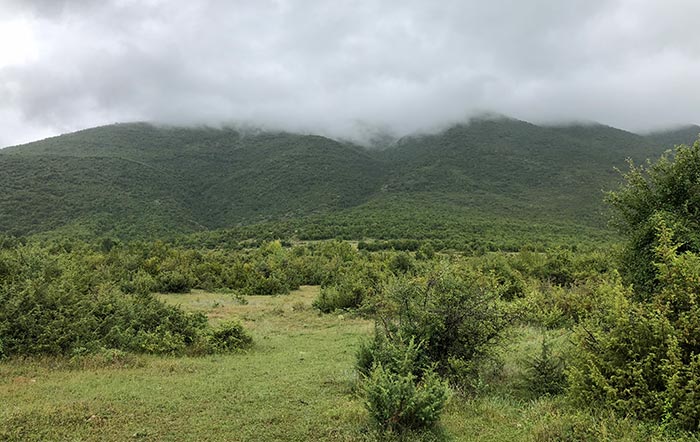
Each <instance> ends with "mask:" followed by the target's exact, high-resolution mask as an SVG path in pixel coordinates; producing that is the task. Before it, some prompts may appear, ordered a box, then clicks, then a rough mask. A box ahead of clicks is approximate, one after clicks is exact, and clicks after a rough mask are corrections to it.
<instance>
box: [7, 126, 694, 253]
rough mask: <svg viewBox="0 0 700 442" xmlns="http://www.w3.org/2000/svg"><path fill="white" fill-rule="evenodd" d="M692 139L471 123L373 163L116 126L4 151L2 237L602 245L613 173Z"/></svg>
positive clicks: (384, 152) (354, 151)
mask: <svg viewBox="0 0 700 442" xmlns="http://www.w3.org/2000/svg"><path fill="white" fill-rule="evenodd" d="M693 131H694V129H693V128H682V129H680V130H676V131H667V132H665V133H663V134H659V133H657V134H651V135H648V136H642V135H637V134H633V133H630V132H626V131H622V130H619V129H615V128H612V127H608V126H602V125H570V126H559V127H547V126H537V125H534V124H530V123H527V122H524V121H519V120H513V119H508V118H498V119H475V120H472V121H470V122H469V123H467V124H459V125H455V126H453V127H450V128H448V129H447V130H445V131H442V132H440V133H436V134H429V135H420V136H412V137H406V138H404V139H401V140H399V141H398V142H396V143H394V144H393V145H392V146H389V147H386V148H384V149H375V150H367V149H364V148H361V147H358V146H355V145H352V144H349V143H341V142H338V141H334V140H331V139H328V138H324V137H320V136H314V135H299V134H289V133H272V132H255V131H239V130H233V129H213V128H180V127H159V126H153V125H150V124H145V123H134V124H117V125H111V126H104V127H98V128H93V129H87V130H84V131H80V132H75V133H72V134H67V135H62V136H59V137H54V138H50V139H47V140H42V141H37V142H34V143H29V144H26V145H23V146H14V147H10V148H6V149H2V150H0V232H4V233H11V234H32V233H38V232H46V231H56V230H57V229H58V231H60V232H62V233H61V234H80V235H82V236H85V237H91V236H93V237H94V236H105V235H111V236H119V237H122V238H158V237H167V236H172V235H177V234H181V233H188V232H197V231H208V230H211V229H219V228H226V227H231V226H241V225H250V224H255V223H264V224H261V229H265V230H266V231H268V232H271V231H279V232H282V233H283V234H284V235H288V236H293V235H300V236H305V237H310V238H311V237H313V238H318V237H333V236H343V237H354V238H358V239H361V238H366V237H370V238H371V237H375V238H378V237H409V236H410V237H426V238H427V237H430V238H435V237H437V236H440V235H443V236H446V235H447V233H444V232H443V233H441V231H443V230H449V231H451V232H453V233H454V232H459V231H467V232H470V233H469V234H468V235H467V236H464V235H462V233H454V235H453V236H455V235H456V236H457V237H459V238H461V239H460V240H464V241H468V240H469V238H468V236H469V235H471V237H472V238H474V237H478V236H480V235H481V236H483V235H487V236H488V235H491V236H493V235H498V233H497V231H496V230H494V229H492V228H489V227H488V226H489V224H493V225H503V226H506V225H526V224H530V225H538V226H546V225H550V226H554V225H564V226H572V229H571V231H572V232H579V231H588V232H591V231H590V230H589V229H591V228H592V229H601V228H604V225H605V222H604V219H605V217H604V215H603V214H602V212H603V204H602V197H603V190H604V189H613V188H615V187H616V185H617V183H618V182H619V181H620V177H619V173H618V172H616V171H615V170H614V168H615V167H620V168H624V167H625V160H626V159H627V158H632V159H634V160H635V161H637V162H639V161H642V160H644V159H645V158H648V157H656V156H658V155H659V154H660V153H661V152H663V151H664V150H665V149H666V148H668V147H670V146H671V144H674V143H677V142H681V141H682V142H686V143H687V142H691V141H692V140H693V138H694V135H692V133H693ZM679 140H680V141H679ZM438 218H439V219H438ZM282 220H284V223H283V224H279V225H278V227H279V229H278V228H277V227H275V226H274V225H272V224H270V222H272V223H273V224H274V223H279V222H280V221H282ZM470 220H472V221H474V222H472V223H471V224H470ZM504 223H505V224H504ZM509 223H510V224H509ZM478 226H482V227H478ZM576 226H580V227H581V228H582V229H583V230H580V229H579V227H576ZM587 229H588V230H587ZM516 230H517V229H516ZM540 230H546V229H540V228H539V227H538V230H537V231H538V232H539V231H540ZM514 231H515V230H514ZM282 233H281V234H282ZM538 234H539V233H538ZM451 235H452V234H451ZM565 236H566V235H564V236H563V237H565Z"/></svg>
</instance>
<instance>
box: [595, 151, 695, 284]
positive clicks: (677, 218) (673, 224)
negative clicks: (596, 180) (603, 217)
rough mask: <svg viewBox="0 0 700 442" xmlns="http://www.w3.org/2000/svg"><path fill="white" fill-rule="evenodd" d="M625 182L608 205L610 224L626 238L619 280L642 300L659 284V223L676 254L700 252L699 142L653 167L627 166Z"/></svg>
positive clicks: (670, 154) (611, 197)
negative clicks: (670, 233) (668, 230)
mask: <svg viewBox="0 0 700 442" xmlns="http://www.w3.org/2000/svg"><path fill="white" fill-rule="evenodd" d="M624 179H625V184H624V185H623V186H622V187H621V188H620V189H619V190H618V191H615V192H610V193H609V194H608V196H607V202H608V203H609V204H610V205H611V207H612V208H613V218H612V224H613V225H614V226H615V227H616V228H617V229H618V230H619V231H620V233H622V235H623V236H625V237H626V238H627V246H626V250H625V253H624V256H623V266H622V270H623V276H624V277H625V279H626V281H627V282H628V283H630V284H634V287H635V289H636V292H637V293H638V294H639V295H641V296H647V295H649V294H651V293H652V292H653V291H654V290H655V288H656V287H657V285H658V283H659V281H658V270H657V268H656V267H655V266H654V261H655V256H654V253H655V252H654V248H655V247H656V245H657V244H658V230H657V225H658V221H659V219H663V221H664V222H665V223H666V225H667V226H668V227H670V228H671V229H672V231H673V235H674V238H673V240H674V241H675V242H677V243H679V244H680V246H679V247H680V248H679V251H680V252H685V251H691V252H695V253H697V252H700V139H699V140H698V141H696V142H695V144H694V145H693V146H692V147H688V146H685V145H680V146H678V147H676V149H675V151H673V152H671V151H669V152H666V153H665V154H664V155H663V156H662V157H661V158H660V159H659V160H658V161H657V162H656V163H653V164H652V163H651V162H647V165H646V166H638V167H637V166H634V164H630V170H629V171H628V172H627V173H626V174H624Z"/></svg>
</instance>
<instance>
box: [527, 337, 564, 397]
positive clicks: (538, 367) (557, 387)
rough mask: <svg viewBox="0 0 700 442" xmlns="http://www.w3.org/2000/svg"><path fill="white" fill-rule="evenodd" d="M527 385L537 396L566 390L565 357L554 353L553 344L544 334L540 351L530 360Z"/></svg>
mask: <svg viewBox="0 0 700 442" xmlns="http://www.w3.org/2000/svg"><path fill="white" fill-rule="evenodd" d="M529 362H530V363H529V367H528V370H527V373H526V381H527V387H528V389H529V390H530V392H532V393H533V394H534V395H535V396H542V395H547V394H550V395H554V394H559V393H561V392H563V391H564V388H565V387H566V375H565V374H564V361H563V359H562V358H561V357H560V356H558V355H555V354H553V353H552V344H551V343H550V342H548V341H547V338H546V336H545V335H543V336H542V346H541V348H540V353H539V354H538V355H537V356H535V357H534V358H532V360H531V361H529Z"/></svg>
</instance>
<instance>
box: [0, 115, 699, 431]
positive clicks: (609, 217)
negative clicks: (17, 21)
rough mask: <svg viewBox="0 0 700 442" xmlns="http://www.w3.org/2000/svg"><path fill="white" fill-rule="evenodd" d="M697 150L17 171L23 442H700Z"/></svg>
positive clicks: (99, 161) (69, 161) (445, 141)
mask: <svg viewBox="0 0 700 442" xmlns="http://www.w3.org/2000/svg"><path fill="white" fill-rule="evenodd" d="M698 132H700V128H698V127H693V128H684V129H680V130H677V131H669V132H663V133H654V134H650V135H644V136H642V135H637V134H632V133H629V132H625V131H621V130H618V129H614V128H611V127H607V126H600V125H588V126H561V127H544V126H536V125H532V124H530V123H526V122H522V121H518V120H512V119H506V118H498V119H480V120H473V121H471V122H470V123H468V124H462V125H456V126H453V127H450V128H448V129H446V130H444V131H442V132H439V133H436V134H432V135H421V136H413V137H407V138H403V139H399V140H393V141H391V142H388V145H386V146H381V147H382V148H381V149H379V148H375V149H367V148H364V147H361V146H357V145H353V144H351V143H347V142H339V141H335V140H330V139H327V138H323V137H319V136H312V135H296V134H288V133H268V132H257V131H250V130H247V131H242V130H235V129H210V128H199V129H184V128H173V127H157V126H152V125H148V124H120V125H114V126H106V127H101V128H95V129H89V130H86V131H82V132H77V133H74V134H68V135H63V136H60V137H56V138H51V139H47V140H43V141H38V142H35V143H30V144H28V145H23V146H15V147H11V148H6V149H3V150H1V151H0V170H1V172H0V180H2V181H1V182H0V189H2V192H1V195H0V232H2V234H1V236H0V402H2V403H5V404H8V406H7V407H2V409H0V438H2V439H6V440H65V439H76V440H124V439H125V438H135V439H146V440H188V439H190V440H191V439H202V440H204V439H209V440H256V438H258V440H260V439H259V438H262V439H268V440H304V439H309V438H313V439H318V440H425V441H429V440H431V441H434V440H535V441H555V440H572V441H574V440H575V441H580V440H582V441H598V440H625V441H628V440H629V441H645V440H658V441H663V440H668V441H671V440H684V441H696V440H698V437H699V433H700V408H698V401H699V400H700V298H699V297H700V224H699V223H700V139H697V137H698ZM696 140H697V141H696ZM681 143H682V144H681ZM674 145H675V147H673V146H674ZM671 147H673V148H672V149H670V148H671ZM669 149H670V150H669ZM647 158H649V159H650V160H649V161H645V160H646V159H647ZM626 160H629V163H630V164H629V165H626V163H625V161H626ZM615 168H619V169H620V170H622V171H623V172H622V173H621V172H619V171H616V170H615ZM101 382H104V383H105V384H104V386H101V387H95V385H98V384H100V383H101ZM90 385H92V387H90ZM100 385H102V384H100ZM98 391H99V393H98ZM134 410H135V411H134Z"/></svg>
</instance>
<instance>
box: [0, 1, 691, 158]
mask: <svg viewBox="0 0 700 442" xmlns="http://www.w3.org/2000/svg"><path fill="white" fill-rule="evenodd" d="M699 20H700V1H698V0H665V1H661V0H567V1H561V0H528V1H522V0H489V1H483V0H482V1H476V0H461V1H458V0H440V1H427V0H382V1H379V0H374V1H373V0H352V1H350V0H333V1H328V0H250V1H238V0H201V1H193V0H167V1H166V0H0V146H7V145H12V144H18V143H23V142H27V141H31V140H36V139H41V138H45V137H48V136H52V135H57V134H60V133H65V132H70V131H74V130H79V129H83V128H87V127H92V126H97V125H103V124H111V123H115V122H128V121H152V122H158V123H165V124H175V125H210V126H218V125H230V124H244V125H253V126H260V127H263V128H270V129H282V130H289V131H302V132H315V133H320V134H324V135H328V136H333V137H337V138H352V139H357V140H362V139H364V138H366V137H368V136H369V135H371V134H373V133H374V132H376V131H386V132H389V133H393V134H395V135H397V136H400V135H405V134H409V133H414V132H424V131H432V130H436V129H438V128H441V127H445V126H446V125H449V124H453V123H455V122H460V121H465V120H467V119H469V118H470V117H472V116H475V115H480V114H483V113H486V112H490V113H499V114H504V115H508V116H511V117H514V118H519V119H523V120H527V121H531V122H535V123H547V124H551V123H565V122H571V121H576V122H593V121H596V122H600V123H604V124H608V125H611V126H615V127H620V128H623V129H627V130H632V131H645V130H650V129H658V128H663V127H670V126H675V125H680V124H687V123H700V37H699V36H698V32H697V29H698V22H699Z"/></svg>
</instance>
